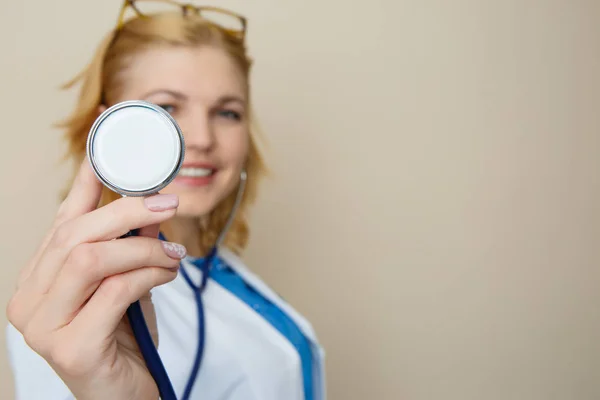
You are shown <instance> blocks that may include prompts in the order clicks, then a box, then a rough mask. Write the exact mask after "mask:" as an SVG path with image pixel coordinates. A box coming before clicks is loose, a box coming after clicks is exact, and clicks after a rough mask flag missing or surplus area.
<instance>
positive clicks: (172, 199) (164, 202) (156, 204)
mask: <svg viewBox="0 0 600 400" xmlns="http://www.w3.org/2000/svg"><path fill="white" fill-rule="evenodd" d="M144 202H145V203H146V207H148V209H149V210H150V211H165V210H171V209H173V208H177V206H178V205H179V197H178V196H177V195H176V194H156V195H154V196H150V197H146V198H145V199H144Z"/></svg>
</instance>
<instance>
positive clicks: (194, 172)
mask: <svg viewBox="0 0 600 400" xmlns="http://www.w3.org/2000/svg"><path fill="white" fill-rule="evenodd" d="M212 173H213V170H212V169H206V168H181V170H180V171H179V176H189V177H194V178H195V177H202V176H209V175H211V174H212Z"/></svg>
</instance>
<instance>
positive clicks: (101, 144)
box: [87, 100, 185, 196]
mask: <svg viewBox="0 0 600 400" xmlns="http://www.w3.org/2000/svg"><path fill="white" fill-rule="evenodd" d="M184 153H185V145H184V140H183V134H182V132H181V129H180V128H179V126H178V125H177V122H175V120H174V119H173V118H172V117H171V115H170V114H169V113H167V112H166V111H165V110H163V109H162V108H161V107H159V106H156V105H154V104H152V103H148V102H145V101H140V100H134V101H125V102H122V103H118V104H115V105H114V106H112V107H110V108H108V109H106V110H105V111H104V112H103V113H102V114H101V115H100V116H99V117H98V118H97V119H96V121H95V122H94V124H93V126H92V128H91V129H90V133H89V135H88V140H87V154H88V158H89V160H90V163H91V165H92V168H93V169H94V172H95V173H96V176H97V177H98V179H100V181H101V182H102V183H103V184H104V185H105V186H107V187H108V188H110V189H111V190H113V191H115V192H117V193H119V194H121V195H123V196H146V195H150V194H153V193H157V192H158V191H160V190H161V189H162V188H164V187H165V186H167V185H168V184H169V183H170V182H171V181H172V180H173V179H174V178H175V177H176V175H177V173H178V172H179V169H180V168H181V164H182V163H183V159H184Z"/></svg>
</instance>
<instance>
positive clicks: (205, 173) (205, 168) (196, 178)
mask: <svg viewBox="0 0 600 400" xmlns="http://www.w3.org/2000/svg"><path fill="white" fill-rule="evenodd" d="M217 171H218V169H217V167H216V166H215V165H213V164H206V163H185V164H183V165H182V167H181V169H180V170H179V173H178V174H177V178H176V179H175V181H176V182H177V183H179V184H182V185H186V186H204V185H208V184H209V183H211V182H212V181H213V178H214V176H215V174H216V173H217Z"/></svg>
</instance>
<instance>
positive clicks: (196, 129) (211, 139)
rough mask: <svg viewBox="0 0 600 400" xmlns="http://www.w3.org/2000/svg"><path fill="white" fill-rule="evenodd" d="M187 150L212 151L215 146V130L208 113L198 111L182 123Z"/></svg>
mask: <svg viewBox="0 0 600 400" xmlns="http://www.w3.org/2000/svg"><path fill="white" fill-rule="evenodd" d="M180 125H181V130H182V131H183V138H184V140H185V147H186V150H188V149H189V150H192V149H193V150H196V151H202V152H206V151H210V150H211V149H212V148H213V147H214V145H215V135H214V128H213V126H212V123H211V119H210V116H209V113H208V112H205V111H200V110H198V111H196V112H194V113H191V114H190V115H188V118H185V120H184V121H182V123H181V124H180Z"/></svg>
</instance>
